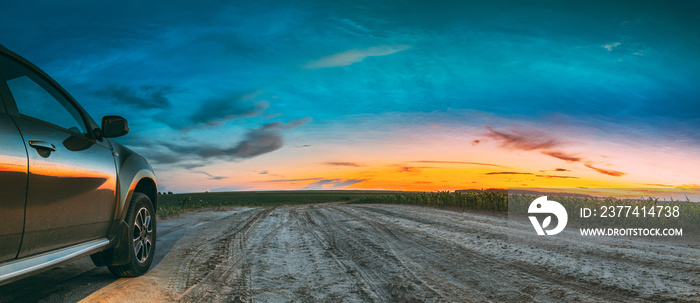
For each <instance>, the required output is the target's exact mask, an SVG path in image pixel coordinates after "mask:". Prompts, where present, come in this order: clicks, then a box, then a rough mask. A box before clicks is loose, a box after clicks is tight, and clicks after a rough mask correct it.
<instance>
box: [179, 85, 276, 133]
mask: <svg viewBox="0 0 700 303" xmlns="http://www.w3.org/2000/svg"><path fill="white" fill-rule="evenodd" d="M256 96H257V92H256V93H246V94H241V93H239V94H232V95H229V96H225V97H221V98H217V99H211V100H207V101H205V102H201V106H200V107H199V109H198V110H196V111H195V112H194V113H192V115H190V117H189V118H190V122H191V123H192V125H179V127H182V128H193V127H202V126H210V127H211V126H219V125H222V124H224V123H226V122H227V121H232V120H235V119H239V118H245V117H254V116H258V115H260V114H262V113H263V112H264V111H265V110H266V109H267V108H268V107H270V103H269V102H267V101H254V100H253V99H254V98H255V97H256ZM171 126H172V125H171ZM175 127H177V126H175Z"/></svg>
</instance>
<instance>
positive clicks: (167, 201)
mask: <svg viewBox="0 0 700 303" xmlns="http://www.w3.org/2000/svg"><path fill="white" fill-rule="evenodd" d="M539 196H540V195H539V194H511V195H510V201H509V195H508V192H507V191H506V190H504V189H487V190H464V191H453V192H449V191H438V192H396V191H355V190H299V191H250V192H245V191H242V192H216V193H187V194H161V195H159V196H158V214H159V215H160V216H161V217H170V216H177V215H179V214H181V213H183V212H186V211H190V210H194V209H199V208H217V207H227V206H277V205H297V204H313V203H327V202H345V203H353V204H409V205H425V206H432V207H440V208H452V209H464V210H479V211H491V212H502V213H505V212H508V210H509V207H510V210H512V211H511V213H510V214H519V215H521V216H527V209H528V206H529V205H530V203H531V202H532V201H533V200H534V199H535V198H537V197H539ZM548 197H549V200H554V201H558V202H560V203H561V204H562V205H564V207H565V208H566V210H567V213H568V214H569V217H570V219H571V220H570V221H571V224H575V225H581V224H596V225H598V226H600V223H603V226H618V225H625V226H632V227H644V226H654V227H660V228H663V227H684V228H685V229H686V230H687V231H688V232H690V231H693V232H694V231H700V203H697V202H692V201H659V199H656V198H646V199H620V198H610V197H608V198H605V197H592V196H583V195H566V194H548ZM630 205H631V206H637V207H638V209H642V207H645V209H646V210H647V215H646V216H643V215H638V216H634V215H630V214H629V213H628V214H626V216H619V215H618V216H616V217H607V218H605V219H603V218H600V217H597V218H594V220H590V219H586V220H584V219H581V218H580V215H579V212H580V209H581V208H590V209H598V211H600V210H601V207H602V206H606V207H615V208H616V209H617V210H618V212H617V213H618V214H619V210H620V209H619V208H617V207H618V206H622V207H625V206H630ZM660 206H663V207H664V210H666V209H665V207H667V206H669V207H671V209H673V207H676V206H677V207H678V208H677V210H678V216H670V217H666V213H665V212H664V215H663V216H661V217H659V216H653V218H650V216H649V215H648V212H649V210H650V209H651V208H652V207H653V208H655V209H657V210H658V207H660ZM622 211H624V212H627V209H624V208H623V209H622ZM579 223H581V224H579Z"/></svg>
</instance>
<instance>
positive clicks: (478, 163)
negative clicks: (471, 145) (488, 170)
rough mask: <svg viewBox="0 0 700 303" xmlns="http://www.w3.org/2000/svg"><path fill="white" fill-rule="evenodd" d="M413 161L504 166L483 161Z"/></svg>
mask: <svg viewBox="0 0 700 303" xmlns="http://www.w3.org/2000/svg"><path fill="white" fill-rule="evenodd" d="M411 162H412V163H441V164H467V165H484V166H495V167H503V166H502V165H496V164H490V163H481V162H464V161H436V160H420V161H411Z"/></svg>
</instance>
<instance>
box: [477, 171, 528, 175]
mask: <svg viewBox="0 0 700 303" xmlns="http://www.w3.org/2000/svg"><path fill="white" fill-rule="evenodd" d="M484 175H532V173H521V172H515V171H494V172H490V173H485V174H484Z"/></svg>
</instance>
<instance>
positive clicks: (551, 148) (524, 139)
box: [485, 126, 626, 177]
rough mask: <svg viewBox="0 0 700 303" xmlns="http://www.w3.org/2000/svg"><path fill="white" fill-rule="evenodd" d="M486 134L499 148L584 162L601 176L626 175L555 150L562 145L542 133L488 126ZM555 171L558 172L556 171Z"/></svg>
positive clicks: (567, 160)
mask: <svg viewBox="0 0 700 303" xmlns="http://www.w3.org/2000/svg"><path fill="white" fill-rule="evenodd" d="M486 129H487V130H488V133H486V134H485V136H486V137H488V138H491V139H494V140H496V141H499V142H500V143H501V147H504V148H508V149H517V150H527V151H531V150H539V151H540V152H541V153H542V154H544V155H547V156H550V157H553V158H557V159H560V160H564V161H566V162H584V163H585V164H584V166H586V167H588V168H590V169H592V170H595V171H596V172H599V173H601V174H605V175H609V176H614V177H621V176H624V175H626V173H624V172H620V171H616V170H610V169H602V168H598V167H595V166H593V164H591V161H588V160H586V159H584V158H582V157H580V156H576V155H572V154H569V153H566V152H562V151H559V150H557V149H559V148H561V147H562V145H564V144H563V143H562V142H561V141H560V140H558V139H556V138H553V137H551V136H549V135H547V134H545V133H543V132H540V131H537V130H514V131H511V132H505V131H496V130H494V129H493V128H491V127H490V126H486ZM557 171H559V170H558V169H557Z"/></svg>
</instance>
